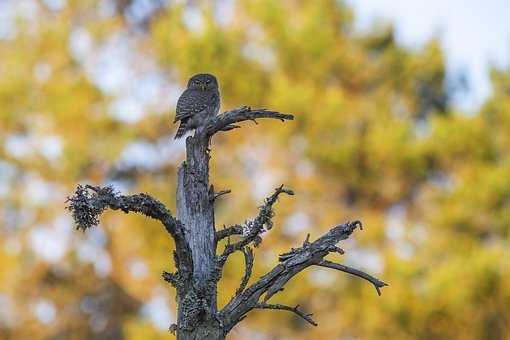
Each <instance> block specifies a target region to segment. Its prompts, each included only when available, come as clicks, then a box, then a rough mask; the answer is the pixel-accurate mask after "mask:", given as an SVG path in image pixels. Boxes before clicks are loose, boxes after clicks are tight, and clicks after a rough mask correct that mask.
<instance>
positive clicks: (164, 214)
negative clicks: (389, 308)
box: [68, 107, 386, 340]
mask: <svg viewBox="0 0 510 340" xmlns="http://www.w3.org/2000/svg"><path fill="white" fill-rule="evenodd" d="M258 118H273V119H280V120H282V121H284V120H292V119H293V116H292V115H286V114H282V113H278V112H274V111H267V110H264V109H261V110H251V109H250V108H248V107H241V108H238V109H234V110H231V111H228V112H225V113H223V114H221V115H218V116H214V117H211V118H210V119H209V120H208V121H206V122H204V125H203V126H201V127H199V128H197V129H196V132H195V135H194V136H193V137H188V138H187V140H186V161H185V162H183V163H182V165H181V166H180V168H179V173H178V178H177V216H178V219H176V218H174V217H173V216H172V214H171V212H170V210H169V209H167V208H166V207H165V206H164V205H163V204H162V203H161V202H159V201H158V200H156V199H154V198H153V197H151V196H149V195H148V194H145V193H140V194H135V195H129V196H125V195H121V194H119V193H117V192H115V190H114V189H113V188H111V187H104V188H101V187H95V186H91V185H85V186H82V185H78V187H77V188H76V192H75V194H74V195H73V196H72V197H70V198H69V202H70V203H69V206H68V209H69V210H70V211H72V213H73V218H74V220H75V222H76V225H77V227H78V229H82V230H87V229H88V228H91V227H93V226H97V225H98V223H99V220H98V216H99V215H100V214H101V213H102V212H103V211H105V209H107V208H110V209H113V210H122V211H123V212H125V213H129V212H136V213H141V214H143V215H146V216H148V217H151V218H153V219H156V220H159V221H160V222H161V223H162V224H163V226H164V227H165V230H166V231H167V232H168V233H169V234H170V236H171V237H172V238H173V239H174V241H175V264H176V267H177V270H176V271H175V272H173V273H171V272H166V271H165V272H163V278H164V279H165V280H166V281H167V282H169V283H170V284H172V286H173V287H175V288H176V289H177V314H178V315H177V324H176V325H172V326H171V329H173V330H175V331H176V332H177V339H179V340H222V339H225V336H226V334H227V333H228V332H229V331H230V330H231V329H232V328H233V327H234V326H235V325H236V324H238V323H239V322H240V321H241V320H243V319H244V317H245V316H246V315H247V314H248V313H249V312H250V311H252V310H254V309H266V310H283V311H287V312H291V313H294V314H295V315H296V316H298V317H300V318H302V319H303V320H304V321H306V322H308V323H309V324H311V325H314V326H317V323H316V322H315V321H314V320H313V319H312V317H311V316H312V314H307V313H305V312H304V311H302V310H301V309H300V308H299V306H295V307H291V306H288V305H282V304H278V303H276V304H275V303H269V301H268V300H269V299H271V297H272V296H273V295H275V294H276V293H278V292H280V291H282V290H283V288H284V286H285V284H286V283H287V282H288V281H289V280H290V279H292V278H293V277H294V276H296V275H297V274H298V273H300V272H302V271H303V270H305V269H306V268H308V267H311V266H319V267H324V268H330V269H334V270H338V271H341V272H344V273H348V274H350V275H355V276H358V277H360V278H362V279H364V280H367V281H368V282H370V283H371V284H372V285H373V286H374V287H375V289H376V291H377V293H378V294H381V288H382V287H384V286H386V283H385V282H383V281H381V280H379V279H377V278H375V277H373V276H371V275H369V274H367V273H365V272H362V271H360V270H357V269H355V268H351V267H348V266H345V265H343V264H340V263H335V262H332V261H329V260H326V259H324V257H325V256H327V255H328V254H330V253H339V254H343V253H344V251H343V250H342V249H341V248H339V247H338V246H337V244H338V243H339V242H340V241H342V240H345V239H347V238H348V237H349V236H350V235H351V234H352V233H353V231H354V230H356V229H357V228H359V229H361V226H362V225H361V222H360V221H353V222H347V223H344V224H340V225H337V226H334V227H332V228H331V229H330V230H329V231H328V232H327V233H325V234H323V235H322V236H321V237H319V238H317V239H316V240H315V241H313V242H311V241H310V237H309V236H310V235H308V236H307V238H306V239H305V241H304V242H303V244H302V246H300V247H297V248H292V249H291V250H290V251H289V252H286V253H282V254H280V255H279V257H278V264H277V265H276V266H275V267H274V268H273V269H272V270H271V271H269V272H267V273H266V274H264V275H262V276H261V277H260V278H259V279H258V280H257V281H255V282H254V283H252V284H251V285H249V281H250V277H251V274H252V269H253V259H254V258H253V252H252V248H251V246H253V245H255V246H256V245H258V244H259V243H260V242H261V241H262V238H261V237H260V235H261V234H262V233H264V232H266V231H268V230H269V229H271V227H272V225H273V223H272V221H271V219H272V217H273V215H274V212H273V205H274V204H275V203H276V201H277V199H278V197H279V195H281V194H283V193H285V194H287V195H294V193H293V191H292V190H290V189H287V188H284V187H283V185H282V186H280V187H278V188H276V189H275V192H274V193H273V194H272V195H271V196H269V197H268V198H266V200H265V201H264V204H263V205H262V206H261V207H260V208H259V212H258V214H257V216H256V217H255V218H254V219H251V220H248V221H246V222H245V223H244V225H242V226H241V225H233V226H230V227H228V228H224V229H222V230H220V231H216V230H215V227H214V206H213V205H214V200H215V198H216V196H219V195H221V193H218V194H217V195H216V196H215V193H214V190H213V189H212V186H211V187H210V186H209V149H208V146H209V140H210V138H211V137H212V136H213V135H214V134H215V133H217V132H220V131H229V130H232V129H234V128H236V127H238V126H237V125H235V123H239V122H243V121H246V120H253V121H255V119H258ZM223 193H228V190H227V191H226V192H223ZM234 235H235V236H237V237H238V240H237V241H236V242H234V243H230V239H229V237H230V236H234ZM225 238H228V240H229V242H227V244H226V245H225V248H224V249H223V252H221V253H220V254H218V255H217V254H216V244H217V241H219V240H222V239H225ZM237 251H241V252H243V254H244V257H245V268H244V269H245V273H244V276H243V278H242V280H241V283H240V286H239V288H238V289H237V290H236V292H235V295H234V296H233V297H232V299H231V300H230V301H229V302H228V303H227V304H226V305H225V307H223V309H222V310H221V311H219V312H218V307H217V305H216V294H217V283H218V281H219V278H220V277H221V272H222V269H223V265H224V264H225V263H226V261H227V259H228V257H229V256H230V255H232V254H233V253H235V252H237Z"/></svg>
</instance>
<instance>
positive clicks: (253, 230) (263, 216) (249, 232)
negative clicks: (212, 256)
mask: <svg viewBox="0 0 510 340" xmlns="http://www.w3.org/2000/svg"><path fill="white" fill-rule="evenodd" d="M282 193H285V194H287V195H294V192H293V191H292V190H290V189H286V188H284V187H283V185H281V186H280V187H278V188H276V189H275V192H274V193H273V194H272V195H271V196H269V197H268V198H266V200H265V201H264V204H263V205H262V206H261V207H260V208H259V213H258V215H257V217H255V219H253V220H250V221H247V222H246V223H245V225H244V227H241V232H242V233H243V234H244V235H245V236H244V237H243V238H242V239H241V240H239V241H237V242H236V243H233V244H230V243H229V244H227V245H226V246H225V250H224V251H223V253H222V254H221V255H220V256H219V257H218V264H219V265H220V267H222V266H223V265H224V264H225V262H226V261H227V258H228V257H229V256H230V255H231V254H232V253H234V252H236V251H239V250H242V249H243V248H244V247H246V246H248V245H249V244H250V243H253V244H254V245H255V246H257V245H258V244H259V243H260V242H261V238H260V234H262V233H263V232H264V231H266V230H270V229H271V228H272V227H273V222H272V220H271V219H272V218H273V216H274V212H273V205H274V204H275V203H276V201H277V199H278V196H280V195H281V194H282ZM225 230H226V231H224V232H223V233H221V231H220V234H219V235H218V233H217V234H216V239H221V238H220V237H226V236H230V235H232V234H235V233H236V232H237V231H238V230H239V228H235V227H231V228H230V229H225ZM225 235H226V236H225Z"/></svg>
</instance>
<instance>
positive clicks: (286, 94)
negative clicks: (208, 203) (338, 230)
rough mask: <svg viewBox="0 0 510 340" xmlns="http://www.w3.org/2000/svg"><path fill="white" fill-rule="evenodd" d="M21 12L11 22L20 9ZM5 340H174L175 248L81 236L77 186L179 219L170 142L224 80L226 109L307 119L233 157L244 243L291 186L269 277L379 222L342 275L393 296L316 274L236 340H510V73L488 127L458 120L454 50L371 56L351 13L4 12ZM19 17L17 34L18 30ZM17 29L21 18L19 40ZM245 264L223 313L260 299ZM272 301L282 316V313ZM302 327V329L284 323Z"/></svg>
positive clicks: (310, 5) (348, 245)
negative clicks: (320, 243) (261, 212)
mask: <svg viewBox="0 0 510 340" xmlns="http://www.w3.org/2000/svg"><path fill="white" fill-rule="evenodd" d="M2 6H3V7H2ZM0 7H2V11H4V14H5V13H6V12H5V11H7V10H9V11H11V12H9V13H10V16H9V18H10V20H11V21H12V22H11V23H10V26H9V27H11V29H10V30H9V29H5V27H6V26H5V21H4V26H3V28H2V35H3V36H2V39H1V40H0V338H2V339H28V338H30V339H166V338H169V337H171V335H170V334H169V333H168V331H167V328H168V326H169V325H170V324H171V323H172V322H173V321H174V317H175V311H174V309H175V301H174V298H175V294H174V291H173V290H172V288H171V287H170V286H169V285H166V284H164V282H163V281H162V279H161V277H160V274H161V272H162V271H163V270H169V269H172V268H171V265H172V261H171V250H172V249H173V245H172V242H171V240H170V239H169V238H168V236H167V235H166V233H165V232H164V231H163V229H162V228H161V226H159V225H158V224H157V223H155V222H153V221H150V220H148V219H144V218H143V217H140V216H131V215H130V216H126V215H123V214H121V213H119V212H114V213H107V214H105V215H104V216H103V218H102V221H101V226H100V227H99V228H95V229H93V230H91V231H90V232H87V233H85V234H84V233H81V232H76V231H75V230H74V226H73V223H72V221H71V218H70V216H69V214H68V212H66V211H65V210H64V207H65V200H66V197H67V196H68V195H69V194H70V193H71V192H72V191H73V189H74V186H75V185H76V184H77V183H92V184H112V185H114V186H115V187H116V188H117V189H118V190H120V191H122V192H123V193H135V192H139V191H143V192H148V193H150V194H151V195H153V196H155V197H157V198H159V199H160V200H162V201H163V202H164V203H165V204H167V205H168V206H169V207H170V208H171V210H174V204H175V199H174V191H175V174H176V167H177V166H178V164H179V163H180V162H181V161H182V159H183V157H184V154H183V152H184V145H183V142H182V141H174V140H172V137H173V133H174V129H175V126H173V125H171V124H170V117H171V116H173V114H174V107H175V102H176V100H177V97H178V96H179V94H180V92H181V91H182V90H183V86H184V85H185V82H186V80H187V78H188V77H189V76H190V75H191V74H193V73H196V72H200V71H207V72H210V73H213V74H215V75H217V76H218V78H219V80H220V86H221V92H222V99H223V102H222V109H228V108H232V107H234V106H240V105H250V106H253V107H267V108H273V109H277V110H279V111H282V112H290V113H293V114H295V115H296V120H295V121H294V122H291V123H286V124H277V123H274V122H262V121H261V122H260V124H259V125H258V126H249V127H245V128H242V129H238V130H235V131H233V132H230V133H228V134H224V135H222V136H218V137H215V138H214V140H213V153H212V174H211V175H212V178H211V182H212V183H214V185H215V187H216V188H217V189H226V188H229V189H232V191H233V193H232V194H230V195H228V196H226V197H224V198H222V199H221V201H220V202H219V203H218V204H217V210H216V211H217V213H216V218H217V226H218V227H221V226H222V225H223V224H225V225H228V224H233V223H239V222H243V221H244V220H245V219H246V218H249V217H252V216H254V215H255V214H256V212H257V206H258V205H259V204H260V203H261V201H262V199H263V197H264V196H266V195H267V194H269V193H270V192H271V190H272V189H273V188H274V187H276V186H277V185H279V184H280V183H285V184H286V185H287V186H289V187H291V188H293V189H295V191H296V193H297V196H294V197H292V198H287V197H285V198H282V199H281V200H280V203H279V204H278V205H277V207H276V213H277V215H276V217H275V228H274V229H273V230H271V232H270V233H268V235H267V236H266V237H265V241H264V243H263V245H262V246H261V249H259V250H258V251H257V252H256V255H258V256H256V262H255V266H256V268H255V274H256V275H259V274H262V273H263V272H265V271H266V270H268V269H269V268H271V267H272V266H273V265H274V263H275V261H276V259H277V256H276V255H277V254H278V253H279V252H281V251H284V250H286V249H289V248H290V247H291V246H292V245H297V244H299V243H300V242H302V240H303V239H304V238H305V235H306V234H307V233H311V236H312V238H314V237H317V236H318V235H320V234H321V233H322V232H323V231H325V230H326V229H327V228H328V227H330V226H332V225H334V224H336V223H340V222H343V221H346V220H349V219H351V220H352V219H356V218H359V219H361V220H362V221H363V222H364V224H365V226H366V230H365V231H364V232H360V233H357V234H356V235H354V237H353V239H351V240H348V241H347V242H345V243H344V245H343V248H344V249H345V250H346V254H345V255H344V256H343V257H342V258H341V259H338V260H340V261H342V262H344V263H347V264H350V265H353V266H357V267H360V268H362V269H364V270H367V271H368V272H370V273H373V274H376V275H377V276H379V277H380V278H382V279H383V280H385V281H386V282H389V283H390V287H388V288H386V289H385V290H384V291H383V295H382V297H377V295H376V294H375V292H374V290H373V288H372V287H371V286H369V285H368V284H367V283H366V282H363V281H362V280H358V279H353V278H352V277H348V276H346V275H342V274H340V273H336V272H332V271H326V270H320V269H311V270H308V271H307V272H306V273H304V274H302V275H300V276H299V277H298V278H296V279H295V280H294V281H292V282H291V283H290V284H289V287H288V288H287V289H286V290H285V292H284V293H282V294H279V295H278V296H277V297H275V298H274V299H276V300H278V302H282V303H289V304H296V303H298V304H300V305H302V306H303V307H304V308H305V309H306V310H309V311H313V312H314V313H315V318H316V319H317V321H318V322H319V327H316V328H314V327H310V326H309V325H307V324H303V322H302V321H301V320H299V319H296V318H295V317H294V316H292V315H290V313H280V312H278V311H264V312H255V313H253V314H251V315H250V316H249V317H248V318H247V319H246V320H245V321H244V322H243V323H242V324H241V325H240V326H238V327H237V328H235V329H234V330H233V332H232V333H231V335H230V339H313V338H319V337H320V338H322V339H389V338H392V339H509V335H508V334H510V284H509V283H508V282H509V281H508V277H509V275H510V243H509V237H510V234H509V232H510V155H509V151H510V71H508V70H501V69H499V70H498V69H494V70H493V72H492V81H493V93H492V95H491V97H490V98H489V99H488V100H487V101H486V102H485V103H484V104H483V105H482V107H481V108H480V109H479V111H478V112H476V113H475V114H465V113H463V112H457V110H456V109H455V108H454V107H452V105H451V100H450V99H451V96H452V93H453V92H454V91H455V88H454V87H452V86H450V85H449V84H448V82H447V81H446V78H445V62H444V56H443V52H442V50H441V48H440V46H439V44H438V41H436V40H431V41H429V42H428V43H427V44H426V45H425V46H423V47H421V48H419V49H408V48H405V47H402V46H400V45H399V44H398V43H397V42H396V41H395V37H394V30H393V28H392V27H391V25H388V26H381V27H374V29H373V30H372V31H370V32H365V33H363V34H361V33H358V32H356V30H354V28H353V18H354V13H353V12H352V10H351V9H350V8H349V7H348V6H347V5H346V4H344V3H343V2H341V1H332V0H320V1H297V0H295V1H291V0H286V1H268V0H256V1H243V0H239V1H235V2H234V1H217V2H193V3H184V2H177V3H176V2H168V1H156V0H155V1H130V0H117V1H112V0H110V1H108V0H101V1H96V0H81V1H78V0H69V1H67V2H65V1H57V0H52V1H49V0H48V1H36V0H23V1H11V2H10V3H9V1H7V2H2V3H1V6H0ZM5 17H7V16H5ZM4 19H5V18H4ZM241 268H242V258H241V257H239V256H238V257H235V258H234V259H233V260H232V261H230V262H229V264H228V266H227V268H226V273H225V275H224V278H223V281H222V282H221V284H220V298H219V304H220V306H221V305H222V304H224V303H225V302H226V301H228V299H229V298H230V297H231V296H232V294H233V292H234V291H235V289H236V287H237V286H238V283H239V280H240V277H241V274H242V272H241ZM276 300H275V301H276ZM287 314H289V315H287Z"/></svg>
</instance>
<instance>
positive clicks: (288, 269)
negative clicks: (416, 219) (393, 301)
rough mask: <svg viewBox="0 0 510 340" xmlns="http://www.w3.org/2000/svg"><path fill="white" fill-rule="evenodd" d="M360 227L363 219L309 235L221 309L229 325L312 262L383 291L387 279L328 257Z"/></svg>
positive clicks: (269, 296) (226, 325) (254, 307)
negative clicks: (317, 236) (313, 235)
mask: <svg viewBox="0 0 510 340" xmlns="http://www.w3.org/2000/svg"><path fill="white" fill-rule="evenodd" d="M358 227H360V228H361V222H359V221H354V222H348V223H345V224H340V225H337V226H335V227H333V228H332V229H331V230H329V231H328V232H327V233H326V234H324V235H323V236H321V237H320V238H318V239H317V240H315V241H314V242H310V241H309V240H308V237H307V239H306V240H305V241H304V242H303V245H302V246H301V247H299V248H293V249H291V250H290V251H289V252H287V253H284V254H281V255H280V257H279V261H280V263H279V264H278V265H277V266H276V267H274V268H273V269H272V270H271V271H270V272H268V273H267V274H265V275H263V276H262V277H261V278H260V279H259V280H258V281H256V282H255V283H253V284H252V285H250V286H249V287H248V288H246V289H245V290H244V291H242V292H241V293H238V294H236V296H234V297H233V298H232V299H231V300H230V302H229V303H228V304H227V305H226V306H225V307H224V308H223V310H222V311H221V312H220V315H221V318H222V320H223V324H224V325H225V327H226V329H227V330H230V329H231V328H232V327H234V326H235V325H236V324H237V323H238V322H239V321H240V320H242V319H243V318H244V317H245V316H246V314H247V313H249V312H250V311H251V310H253V309H256V308H260V306H261V305H263V306H266V305H268V304H267V301H268V300H269V299H270V298H271V297H272V296H273V295H274V294H276V293H278V292H279V291H281V290H283V288H284V286H285V284H286V283H287V282H288V281H289V280H290V279H292V278H293V277H294V276H295V275H297V274H298V273H300V272H301V271H303V270H304V269H306V268H308V267H310V266H312V265H318V266H322V267H327V268H332V269H337V270H341V271H344V272H347V273H350V274H353V275H356V276H359V277H362V278H364V279H366V280H368V281H369V282H371V283H372V284H373V285H374V286H375V287H376V290H377V292H378V294H379V293H380V288H381V287H383V286H385V285H386V283H384V282H382V281H380V280H378V279H376V278H374V277H372V276H370V275H368V274H366V273H363V272H361V271H359V270H356V269H353V268H350V267H347V266H343V265H338V264H336V263H333V262H330V261H325V260H324V257H325V256H326V255H328V254H329V253H332V252H338V249H340V248H338V247H337V243H338V242H340V241H342V240H345V239H347V238H348V237H349V236H350V235H351V234H352V232H353V231H354V230H356V228H358ZM289 308H290V307H289Z"/></svg>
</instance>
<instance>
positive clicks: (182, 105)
mask: <svg viewBox="0 0 510 340" xmlns="http://www.w3.org/2000/svg"><path fill="white" fill-rule="evenodd" d="M205 109H207V105H206V103H205V102H204V101H203V100H202V98H201V96H200V95H199V94H197V93H195V91H192V90H186V91H184V92H183V93H182V95H181V96H180V97H179V100H177V107H176V109H175V120H174V123H175V122H177V121H179V120H184V119H186V118H189V117H191V116H193V115H194V114H196V113H199V112H202V111H203V110H205Z"/></svg>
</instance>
